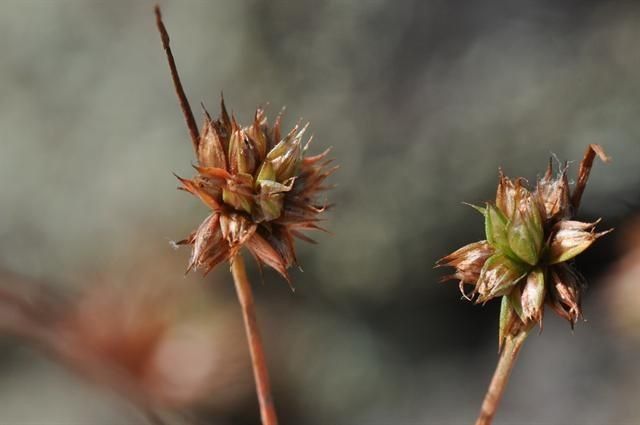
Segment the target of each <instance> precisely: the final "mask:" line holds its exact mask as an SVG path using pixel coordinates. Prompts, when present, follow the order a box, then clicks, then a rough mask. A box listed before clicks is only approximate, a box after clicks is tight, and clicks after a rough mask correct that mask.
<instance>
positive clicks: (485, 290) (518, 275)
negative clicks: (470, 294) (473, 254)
mask: <svg viewBox="0 0 640 425" xmlns="http://www.w3.org/2000/svg"><path fill="white" fill-rule="evenodd" d="M525 276H526V273H524V272H523V271H522V270H521V269H520V266H519V265H518V264H517V263H515V262H514V261H513V260H511V259H510V258H509V257H507V256H505V255H504V254H502V253H495V254H493V255H492V256H491V257H489V258H488V259H487V261H485V263H484V265H483V266H482V270H481V271H480V277H479V278H478V282H477V284H476V289H477V292H478V294H479V296H478V298H477V299H476V302H477V303H484V302H486V301H488V300H490V299H491V298H494V297H499V296H502V295H505V294H507V293H508V292H509V291H510V290H511V288H512V287H513V286H514V285H516V284H517V283H518V282H519V281H520V279H522V278H523V277H525Z"/></svg>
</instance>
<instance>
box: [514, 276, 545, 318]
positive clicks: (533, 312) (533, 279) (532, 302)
mask: <svg viewBox="0 0 640 425" xmlns="http://www.w3.org/2000/svg"><path fill="white" fill-rule="evenodd" d="M545 295H546V291H545V276H544V271H543V270H542V269H541V268H539V267H536V268H534V269H533V270H532V271H531V272H529V274H528V275H527V278H526V280H525V281H524V284H523V285H522V292H521V295H520V303H521V306H522V316H523V318H524V319H525V320H527V321H534V322H537V323H540V324H541V323H542V311H543V306H544V299H545Z"/></svg>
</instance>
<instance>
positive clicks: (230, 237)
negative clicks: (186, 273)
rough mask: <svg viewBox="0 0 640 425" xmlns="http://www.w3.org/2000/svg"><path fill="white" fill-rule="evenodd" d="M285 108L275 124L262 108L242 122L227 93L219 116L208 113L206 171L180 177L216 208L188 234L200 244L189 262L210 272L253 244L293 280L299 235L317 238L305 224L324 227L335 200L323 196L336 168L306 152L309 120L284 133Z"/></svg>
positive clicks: (201, 167) (202, 156) (203, 138)
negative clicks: (230, 110)
mask: <svg viewBox="0 0 640 425" xmlns="http://www.w3.org/2000/svg"><path fill="white" fill-rule="evenodd" d="M280 118H281V115H279V116H278V117H277V119H276V121H275V123H274V125H273V126H272V127H270V126H269V123H268V121H267V118H266V116H265V113H264V110H263V109H262V108H258V109H257V111H256V113H255V116H254V119H253V123H252V124H251V125H249V126H247V127H242V126H240V125H239V124H238V123H237V122H236V119H235V117H233V116H232V117H230V116H229V114H228V112H227V109H226V107H225V104H224V99H223V100H222V101H221V112H220V116H219V117H218V118H217V119H212V118H211V117H210V116H209V114H208V113H206V117H205V121H204V125H203V127H202V132H201V135H200V138H199V143H198V144H197V146H196V153H197V161H198V164H197V165H195V166H194V168H195V169H196V170H197V171H198V174H197V175H196V176H195V177H194V178H192V179H183V178H180V177H178V179H179V180H180V182H181V183H182V187H181V188H182V189H184V190H186V191H188V192H190V193H192V194H193V195H195V196H197V197H198V198H200V200H201V201H202V202H204V204H205V205H207V206H208V207H209V208H211V210H212V213H211V214H210V215H209V216H208V217H207V218H206V219H205V220H204V221H203V222H202V224H200V226H199V227H198V229H197V230H196V231H194V232H193V233H192V234H191V235H189V237H188V238H186V239H185V240H183V241H180V242H178V244H190V245H193V251H192V254H191V260H190V262H189V269H192V268H194V269H202V270H203V271H204V272H205V273H207V272H209V271H210V270H211V269H212V268H214V267H215V266H216V265H217V264H219V263H220V262H223V261H225V260H228V259H230V258H232V257H233V256H234V255H236V253H237V252H238V251H239V250H240V248H241V247H243V246H245V247H246V248H247V249H248V250H249V251H250V252H251V253H252V254H253V256H254V257H255V258H256V259H257V260H258V262H259V263H260V264H267V265H268V266H270V267H272V268H274V269H275V270H277V271H278V272H279V273H280V274H281V275H282V276H284V277H285V278H286V279H287V280H288V274H287V269H288V268H289V267H290V266H292V265H294V264H296V254H295V250H294V241H293V239H294V237H297V238H300V239H302V240H305V241H307V242H314V241H313V240H312V239H310V238H309V237H307V236H305V235H304V234H303V233H301V231H304V230H317V229H320V230H321V227H319V225H318V222H319V221H320V217H319V215H320V213H322V212H323V211H324V210H326V208H327V207H328V206H327V205H326V204H319V203H317V202H316V200H315V198H316V196H317V195H318V193H319V192H321V191H323V190H326V189H328V186H326V185H325V184H324V181H325V179H326V178H327V177H328V176H329V175H330V174H331V173H332V172H333V171H334V170H335V169H336V167H333V168H327V165H328V164H329V163H330V162H331V160H327V159H326V156H327V154H328V152H329V150H326V151H325V152H323V153H322V154H320V155H316V156H308V157H305V155H304V154H305V153H306V151H307V149H308V146H309V142H310V141H311V138H309V140H308V141H307V142H306V144H305V145H304V146H303V136H304V133H305V131H306V129H307V126H308V124H307V125H305V126H304V127H302V128H300V127H299V126H298V125H296V126H295V127H294V128H293V129H292V130H291V131H290V132H289V133H288V134H287V135H286V136H284V137H281V134H280Z"/></svg>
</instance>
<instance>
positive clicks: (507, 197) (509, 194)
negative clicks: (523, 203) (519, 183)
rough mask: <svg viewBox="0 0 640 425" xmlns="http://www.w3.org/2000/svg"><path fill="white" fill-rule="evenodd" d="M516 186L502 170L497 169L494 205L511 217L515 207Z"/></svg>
mask: <svg viewBox="0 0 640 425" xmlns="http://www.w3.org/2000/svg"><path fill="white" fill-rule="evenodd" d="M515 197H516V187H515V185H514V183H513V182H512V181H511V179H509V178H508V177H506V176H505V175H504V174H503V172H502V170H499V177H498V190H497V192H496V207H498V208H499V209H500V211H502V213H503V214H504V215H505V216H506V217H507V218H509V217H511V215H512V214H513V211H514V209H515V205H516V201H515Z"/></svg>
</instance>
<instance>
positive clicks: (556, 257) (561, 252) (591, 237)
mask: <svg viewBox="0 0 640 425" xmlns="http://www.w3.org/2000/svg"><path fill="white" fill-rule="evenodd" d="M598 222H599V220H598V221H595V222H593V223H583V222H580V221H573V220H562V221H559V222H558V223H557V224H556V225H555V226H554V228H553V232H552V236H551V240H550V242H549V253H548V256H547V257H548V262H549V263H550V264H555V263H561V262H564V261H568V260H571V259H572V258H574V257H576V256H577V255H579V254H580V253H582V252H583V251H585V250H586V249H587V248H589V247H590V246H591V244H593V242H595V240H596V239H598V238H599V237H601V236H603V235H605V234H607V233H609V232H610V231H611V230H607V231H604V232H600V233H595V232H594V231H593V228H594V227H595V226H596V224H598Z"/></svg>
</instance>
